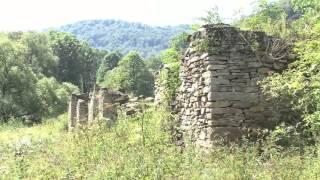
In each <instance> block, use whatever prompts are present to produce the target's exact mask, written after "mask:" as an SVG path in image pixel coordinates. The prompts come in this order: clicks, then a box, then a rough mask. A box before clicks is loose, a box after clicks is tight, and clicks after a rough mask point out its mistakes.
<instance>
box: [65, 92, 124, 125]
mask: <svg viewBox="0 0 320 180" xmlns="http://www.w3.org/2000/svg"><path fill="white" fill-rule="evenodd" d="M128 100H129V97H128V95H126V94H123V93H121V92H119V91H113V90H110V89H107V88H97V89H95V90H93V92H91V93H90V95H88V94H82V95H74V94H73V95H71V98H70V102H69V112H68V114H69V117H68V119H69V131H72V130H73V129H75V128H78V127H81V126H86V125H90V124H92V123H94V121H97V120H98V119H104V120H106V121H107V122H108V123H113V122H114V121H115V120H116V118H117V107H118V106H119V105H121V104H124V103H126V102H127V101H128Z"/></svg>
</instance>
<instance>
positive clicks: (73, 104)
mask: <svg viewBox="0 0 320 180" xmlns="http://www.w3.org/2000/svg"><path fill="white" fill-rule="evenodd" d="M77 101H78V98H77V96H76V95H74V94H72V95H71V98H70V102H69V108H68V130H69V131H72V129H73V128H75V127H76V123H77Z"/></svg>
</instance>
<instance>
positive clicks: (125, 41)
mask: <svg viewBox="0 0 320 180" xmlns="http://www.w3.org/2000/svg"><path fill="white" fill-rule="evenodd" d="M57 30H59V31H63V32H69V33H72V34H74V35H76V36H77V37H78V38H80V39H82V40H86V41H87V42H88V43H89V44H90V45H92V46H93V47H95V48H99V49H106V50H109V51H115V50H120V51H121V52H122V53H127V52H129V51H138V52H140V53H141V54H142V55H143V56H145V57H147V56H150V55H152V54H157V53H159V52H160V51H161V50H164V49H166V48H168V43H169V41H170V39H171V38H172V37H174V36H176V35H178V34H180V33H182V32H188V31H189V30H190V25H177V26H151V25H147V24H143V23H138V22H128V21H123V20H115V19H105V20H97V19H96V20H83V21H78V22H75V23H70V24H66V25H63V26H61V27H59V28H58V29H57Z"/></svg>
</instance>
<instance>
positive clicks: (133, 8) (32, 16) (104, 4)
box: [0, 0, 255, 31]
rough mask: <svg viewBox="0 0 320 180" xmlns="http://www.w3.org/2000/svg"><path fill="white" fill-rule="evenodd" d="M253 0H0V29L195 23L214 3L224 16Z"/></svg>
mask: <svg viewBox="0 0 320 180" xmlns="http://www.w3.org/2000/svg"><path fill="white" fill-rule="evenodd" d="M253 2H255V0H0V5H1V6H0V31H14V30H43V29H46V28H52V27H58V26H61V25H64V24H68V23H73V22H77V21H81V20H90V19H119V20H126V21H130V22H141V23H144V24H149V25H155V26H167V25H178V24H192V23H196V22H197V20H198V18H199V17H202V16H204V15H205V13H206V11H207V10H208V9H210V8H213V7H215V6H217V7H218V9H219V12H220V14H221V16H222V17H223V18H225V19H230V18H233V17H236V15H235V12H239V11H240V12H241V14H244V15H245V14H248V13H249V12H250V11H251V10H252V6H253Z"/></svg>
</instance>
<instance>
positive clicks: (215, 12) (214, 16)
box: [200, 6, 223, 24]
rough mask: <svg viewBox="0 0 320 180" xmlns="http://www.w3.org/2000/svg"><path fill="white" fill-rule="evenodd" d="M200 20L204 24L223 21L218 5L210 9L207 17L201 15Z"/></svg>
mask: <svg viewBox="0 0 320 180" xmlns="http://www.w3.org/2000/svg"><path fill="white" fill-rule="evenodd" d="M200 21H202V22H203V23H204V24H220V23H222V22H223V20H222V18H221V16H220V14H219V9H218V7H217V6H216V7H214V8H211V9H210V10H208V11H207V14H206V16H205V17H200Z"/></svg>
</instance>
